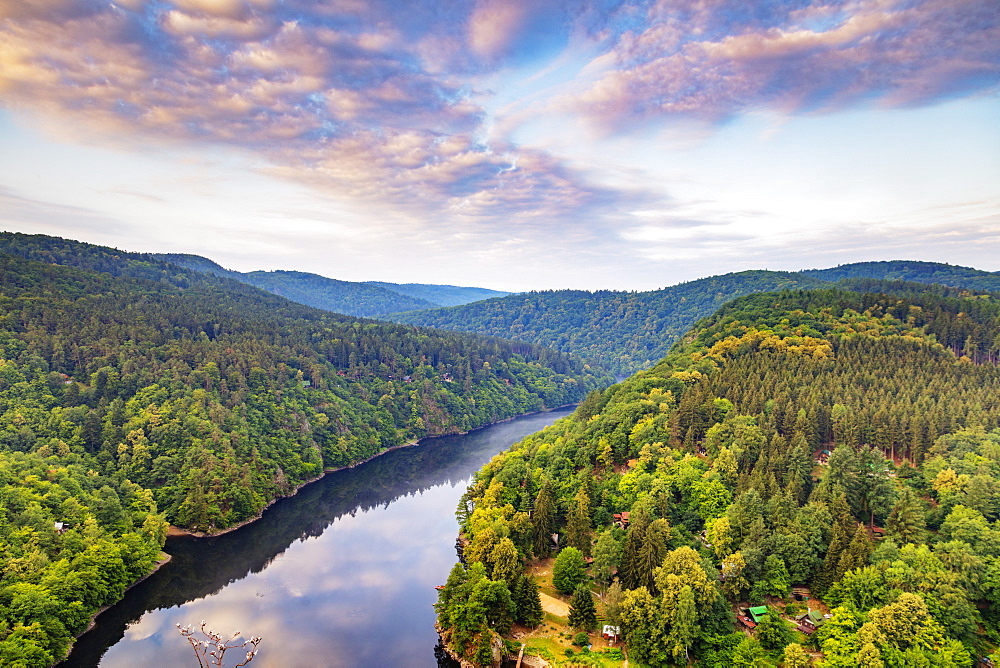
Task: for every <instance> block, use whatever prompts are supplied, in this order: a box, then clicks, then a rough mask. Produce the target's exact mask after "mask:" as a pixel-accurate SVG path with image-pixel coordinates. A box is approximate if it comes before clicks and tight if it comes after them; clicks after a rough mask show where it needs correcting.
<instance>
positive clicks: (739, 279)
mask: <svg viewBox="0 0 1000 668" xmlns="http://www.w3.org/2000/svg"><path fill="white" fill-rule="evenodd" d="M859 280H891V281H908V282H917V283H922V284H926V283H940V284H944V285H948V286H954V287H958V288H967V289H972V290H980V291H990V290H998V291H1000V274H993V273H990V272H985V271H979V270H977V269H969V268H966V267H955V266H952V265H947V264H939V263H934V262H905V261H893V262H865V263H858V264H850V265H842V266H840V267H835V268H833V269H822V270H808V271H802V272H777V271H741V272H737V273H733V274H725V275H722V276H712V277H710V278H704V279H700V280H697V281H691V282H689V283H681V284H679V285H675V286H672V287H668V288H663V289H661V290H653V291H649V292H613V291H600V292H586V291H579V290H554V291H547V292H531V293H521V294H515V295H510V296H508V297H504V298H502V299H492V300H489V301H484V302H476V303H472V304H467V305H464V306H458V307H454V308H443V309H431V310H423V311H416V312H410V313H394V314H390V315H387V316H380V317H384V318H385V319H388V320H393V321H395V322H405V323H409V324H414V325H426V326H431V327H438V328H441V329H449V330H456V331H468V332H479V333H482V334H490V335H493V336H502V337H504V338H509V339H516V340H520V341H529V342H532V343H538V344H541V345H546V346H552V347H554V348H556V349H558V350H562V351H564V352H570V353H575V354H578V355H581V356H583V357H584V358H586V359H589V360H592V361H593V362H595V363H597V364H601V365H603V366H606V367H608V368H610V369H612V370H613V371H614V372H615V373H617V374H620V375H628V374H630V373H634V372H635V371H638V370H640V369H645V368H648V367H649V366H650V365H652V364H653V363H655V362H656V361H657V360H659V359H660V358H662V357H663V356H664V355H665V354H666V353H667V351H668V350H669V349H670V346H671V345H672V344H673V343H674V342H675V341H676V340H677V339H678V337H679V336H680V335H681V334H682V333H684V332H686V331H687V330H688V328H690V327H691V326H692V325H694V323H695V322H696V321H697V320H698V319H699V318H702V317H705V316H707V315H709V314H710V313H712V312H713V311H714V310H715V309H717V308H719V306H721V305H722V304H724V303H725V302H727V301H729V300H730V299H733V298H735V297H739V296H741V295H746V294H751V293H754V292H767V291H771V290H779V289H791V288H807V289H808V288H820V287H830V286H831V285H832V282H835V281H836V282H839V281H848V282H850V281H859ZM852 289H853V288H852Z"/></svg>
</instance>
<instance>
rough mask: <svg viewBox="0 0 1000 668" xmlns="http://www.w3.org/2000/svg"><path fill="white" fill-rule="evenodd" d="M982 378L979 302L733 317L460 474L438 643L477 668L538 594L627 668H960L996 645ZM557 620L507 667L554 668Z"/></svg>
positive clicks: (710, 324) (999, 425)
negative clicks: (454, 560) (620, 654)
mask: <svg viewBox="0 0 1000 668" xmlns="http://www.w3.org/2000/svg"><path fill="white" fill-rule="evenodd" d="M956 351H957V352H956ZM998 361H1000V302H998V300H997V299H996V298H994V297H989V296H979V297H971V298H968V297H963V296H962V291H959V290H946V289H939V288H930V289H920V288H919V287H918V288H914V287H912V286H904V288H903V289H902V290H901V291H896V292H889V293H870V292H849V291H844V290H835V289H821V290H813V291H794V292H782V293H766V294H755V295H749V296H745V297H742V298H739V299H737V300H735V301H733V302H731V303H729V304H727V305H726V306H725V307H724V308H722V309H720V310H719V311H718V312H717V313H716V314H714V315H713V316H712V317H710V318H706V319H705V320H703V321H701V322H700V323H699V324H698V325H697V326H696V327H695V328H694V329H693V330H692V331H690V332H689V333H687V334H686V335H685V336H684V337H683V340H682V341H681V342H679V343H678V344H677V345H676V346H675V347H674V349H673V350H672V351H671V353H670V355H668V356H667V357H666V358H665V359H664V360H662V361H661V362H659V363H658V364H656V365H655V366H654V367H652V368H651V369H649V370H646V371H642V372H639V373H637V374H636V375H634V376H633V377H631V378H629V379H627V380H626V381H624V382H622V383H620V384H618V385H615V386H613V387H611V388H608V389H607V390H604V391H602V392H594V393H593V394H592V395H591V396H589V397H588V398H587V400H586V401H585V402H584V403H583V404H581V406H580V407H579V408H578V409H577V411H576V412H575V414H574V415H573V416H571V417H569V418H565V419H563V420H560V421H559V422H557V423H556V424H555V425H553V426H551V427H549V428H547V429H545V430H543V431H542V432H540V433H538V434H535V435H533V436H531V437H529V438H527V439H525V440H524V441H522V442H521V443H519V444H517V445H515V446H514V447H513V448H512V449H511V450H510V451H508V452H507V453H504V454H501V455H499V456H498V457H496V458H494V459H493V460H492V461H491V462H490V463H489V464H487V465H486V466H485V467H484V468H483V469H482V470H481V471H480V472H479V473H478V474H477V475H476V477H475V479H474V481H473V483H472V485H471V486H470V487H469V490H468V492H467V494H466V497H465V501H464V503H463V504H462V506H461V507H460V509H459V516H460V520H461V526H462V533H463V545H464V549H463V556H464V558H465V559H464V563H460V564H456V566H455V568H454V569H453V571H452V574H451V576H449V578H448V582H447V584H446V586H445V587H444V589H443V590H442V591H441V593H440V598H439V602H438V605H437V609H438V623H439V625H440V626H441V628H442V631H443V636H444V637H445V638H446V639H447V640H448V642H449V644H450V645H451V648H452V650H453V651H454V652H455V653H456V654H460V655H462V656H463V657H465V658H466V659H468V660H470V661H472V662H473V663H476V662H477V661H478V660H479V658H478V657H485V656H488V652H486V651H485V649H486V648H487V647H488V645H489V644H490V643H491V642H492V641H493V639H494V638H495V637H496V635H497V634H500V635H504V634H506V633H507V632H508V630H509V628H510V626H509V622H510V621H511V619H512V620H513V621H517V622H519V623H522V624H525V625H528V626H537V625H538V624H539V621H540V619H541V614H540V610H539V608H538V603H537V601H538V594H537V591H538V590H537V584H536V580H537V582H539V583H541V584H544V585H545V586H546V587H547V588H548V587H555V591H554V590H552V589H547V591H548V592H549V593H550V594H552V595H555V596H559V597H561V598H562V600H563V601H566V600H569V601H570V605H571V608H573V607H574V606H575V609H576V610H578V611H579V610H585V609H586V607H588V606H589V607H593V606H596V607H598V612H599V613H600V614H602V616H603V618H604V620H605V622H604V623H608V624H612V625H618V626H620V628H621V631H622V634H623V637H624V640H625V643H626V644H627V648H628V656H629V658H630V661H640V662H642V663H643V664H648V665H687V664H689V663H692V662H693V663H694V665H705V666H732V665H775V664H778V663H783V665H803V666H804V665H809V661H810V658H809V656H808V654H809V653H812V654H815V653H816V652H819V651H821V652H822V653H823V654H824V663H823V664H822V665H838V666H841V665H842V666H848V665H881V666H912V665H942V666H943V665H953V666H962V665H966V666H967V665H972V663H973V662H974V660H975V657H979V656H985V655H987V654H989V653H990V652H992V651H995V642H996V638H997V637H998V631H1000V580H998V579H996V577H995V575H996V574H997V573H1000V405H998V404H997V402H996V401H995V397H996V396H998V395H1000V368H998V366H997V363H998ZM824 451H826V452H824ZM830 451H832V453H831V452H830ZM625 513H628V514H627V515H625ZM623 517H624V518H625V519H621V518H623ZM873 526H874V527H879V528H878V529H874V528H872V527H873ZM882 527H884V528H882ZM553 534H557V535H558V541H554V540H553V539H552V535H553ZM882 536H884V538H883V537H882ZM557 549H559V550H560V551H559V553H558V556H557V557H556V560H555V563H554V565H552V566H551V568H550V567H549V563H550V562H547V561H546V562H542V563H541V564H537V562H535V561H533V560H536V559H547V558H549V557H550V556H551V555H552V553H553V552H554V551H556V550H557ZM588 556H591V557H592V558H593V562H592V563H590V564H589V565H588V562H587V561H585V557H588ZM526 565H528V566H531V565H536V567H535V568H534V569H533V570H532V571H530V572H531V573H536V574H538V573H545V574H546V576H545V577H542V576H535V577H531V576H530V575H529V576H526V575H525V574H524V572H523V570H522V569H523V568H524V566H526ZM550 572H551V573H552V579H551V585H550V584H549V582H550V580H549V579H548V576H547V574H548V573H550ZM589 578H593V579H594V580H595V581H596V584H597V586H598V587H599V591H601V592H602V596H601V598H600V599H599V600H595V599H593V597H592V589H593V586H592V585H591V584H590V581H589ZM580 583H582V584H580ZM793 586H796V587H807V588H808V591H807V592H806V593H807V596H808V598H807V599H805V600H802V597H801V596H800V597H798V599H797V600H796V599H793V598H792V597H791V593H792V587H793ZM505 591H506V592H509V598H508V596H505V593H504V592H505ZM799 591H800V592H801V591H802V590H799ZM474 592H490V594H489V595H488V596H478V597H477V596H476V595H475V594H474ZM570 594H572V598H571V599H570V598H569V595H570ZM508 600H513V602H514V605H513V608H512V612H511V613H510V614H509V616H508V617H504V615H503V614H502V612H501V610H502V608H503V606H504V605H505V602H506V601H508ZM585 604H586V605H585ZM473 605H478V606H481V607H480V608H474V607H473ZM749 606H766V607H762V609H763V610H766V614H765V615H764V616H763V617H762V618H761V617H757V618H756V621H753V620H750V619H749V616H746V613H745V612H742V613H740V614H742V615H744V617H743V620H745V621H739V620H738V619H737V616H736V611H737V610H739V609H743V610H745V609H746V608H747V607H749ZM482 607H485V610H483V611H482V612H481V613H479V612H477V611H478V610H482ZM808 610H813V611H819V612H820V613H821V614H819V615H817V617H816V620H815V621H811V620H808V619H807V620H802V621H799V620H800V619H801V616H802V615H804V614H805V613H806V612H807V611H808ZM827 611H829V613H828V614H829V617H824V616H823V614H822V613H823V612H827ZM573 614H574V613H573V612H572V610H571V616H570V620H571V621H572V620H573V619H574V618H573ZM576 614H577V615H578V616H577V617H576V619H577V620H582V621H576V622H574V623H573V626H574V627H576V628H573V629H571V628H569V627H568V626H564V625H562V624H561V623H558V622H556V621H554V620H553V619H552V618H551V617H549V618H546V620H545V621H546V624H545V625H544V627H542V628H540V629H539V631H536V632H534V633H532V634H531V636H530V637H532V638H533V639H532V640H529V641H528V647H527V653H539V654H542V655H544V656H548V657H549V658H553V657H558V656H559V654H558V653H557V651H566V654H569V653H570V652H575V651H577V650H576V649H575V648H573V647H569V646H568V642H567V640H566V638H569V637H571V635H572V633H574V632H576V631H577V630H580V629H581V628H582V629H584V630H591V629H593V628H594V624H595V622H594V621H593V619H591V621H589V622H588V621H587V620H586V617H585V616H584V615H582V613H580V612H577V613H576ZM900 620H905V624H900V623H899V622H900ZM817 624H824V625H823V626H822V628H821V630H820V631H819V632H816V633H813V630H814V629H815V626H816V625H817ZM737 625H738V626H737ZM522 635H523V634H522ZM540 635H541V636H547V637H542V638H539V637H538V636H540ZM563 648H565V650H564V649H563ZM595 651H597V650H595ZM610 651H611V650H609V652H610ZM608 658H610V657H608Z"/></svg>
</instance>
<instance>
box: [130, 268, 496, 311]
mask: <svg viewBox="0 0 1000 668" xmlns="http://www.w3.org/2000/svg"><path fill="white" fill-rule="evenodd" d="M150 257H152V258H155V259H158V260H164V261H166V262H170V263H172V264H176V265H177V266H180V267H184V268H185V269H191V270H193V271H199V272H202V273H207V274H211V275H213V276H223V277H226V278H231V279H234V280H236V281H239V282H241V283H246V284H248V285H254V286H256V287H258V288H261V289H263V290H267V291H268V292H271V293H273V294H276V295H280V296H282V297H285V298H286V299H290V300H292V301H294V302H298V303H300V304H305V305H306V306H313V307H315V308H320V309H324V310H327V311H335V312H337V313H344V314H346V315H355V316H361V317H372V316H378V315H382V314H385V313H393V312H396V311H409V310H413V309H427V308H437V307H440V306H456V305H459V304H468V303H469V302H474V301H478V300H480V299H490V298H492V297H503V296H504V295H507V294H510V293H507V292H499V291H497V290H487V289H485V288H462V287H457V286H454V285H422V284H415V283H410V284H405V285H400V284H397V283H381V282H377V281H367V282H364V283H358V282H352V281H339V280H335V279H332V278H326V277H325V276H319V275H317V274H310V273H306V272H301V271H251V272H248V273H241V272H238V271H231V270H229V269H223V268H222V267H221V266H219V265H218V264H216V263H215V262H212V261H211V260H209V259H207V258H203V257H199V256H197V255H185V254H181V253H155V254H153V255H151V256H150Z"/></svg>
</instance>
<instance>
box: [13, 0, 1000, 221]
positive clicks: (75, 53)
mask: <svg viewBox="0 0 1000 668" xmlns="http://www.w3.org/2000/svg"><path fill="white" fill-rule="evenodd" d="M997 14H998V12H997V11H996V7H995V0H960V2H958V3H957V4H956V3H955V2H952V1H950V0H913V1H912V2H906V3H903V2H902V0H885V1H884V2H881V3H875V4H871V3H860V2H858V3H853V2H841V3H837V2H830V3H827V4H823V5H807V4H803V3H793V4H792V5H784V4H781V3H747V2H743V1H742V0H740V1H737V0H686V1H681V0H662V1H660V2H656V3H653V4H652V5H650V6H649V7H648V8H647V6H646V5H638V4H629V3H618V2H614V1H612V0H608V1H607V2H581V1H578V0H566V1H565V2H560V3H552V2H545V1H543V0H511V1H509V2H500V1H499V0H479V1H478V2H475V3H457V4H453V5H452V4H442V3H412V4H410V5H407V6H406V7H405V11H403V10H401V8H400V6H399V4H398V3H394V2H377V1H372V2H359V1H357V0H338V1H337V2H324V3H315V2H311V1H307V0H285V1H284V2H277V1H276V0H170V1H169V2H168V1H164V2H157V3H153V2H143V1H142V0H120V1H118V2H114V3H108V2H97V1H96V0H93V1H91V0H84V1H80V2H69V0H39V2H36V3H22V2H17V1H16V0H0V15H2V16H4V17H5V18H4V19H2V20H0V101H2V103H3V104H4V105H5V106H8V107H13V108H21V109H26V110H30V111H31V112H32V113H35V112H39V113H40V114H43V115H49V116H51V117H54V118H56V119H58V121H59V124H61V125H62V126H63V127H62V129H61V132H63V133H76V134H77V136H78V139H79V141H90V142H97V143H104V142H111V141H114V142H116V143H117V144H119V145H122V144H127V143H128V142H129V141H132V140H134V143H135V146H139V147H141V146H144V145H146V144H147V143H148V142H150V141H162V142H164V143H167V144H169V143H185V144H200V143H201V144H209V145H222V146H227V147H234V148H236V149H238V150H241V151H245V152H248V153H250V154H251V155H253V156H255V157H256V158H257V159H259V161H260V163H262V164H261V167H260V169H261V170H262V171H266V172H268V173H271V174H277V175H280V176H282V177H283V178H286V179H291V180H295V181H297V182H300V183H306V184H309V185H310V186H312V187H314V188H316V189H318V190H320V191H322V192H323V193H328V194H332V195H333V196H334V197H335V198H340V199H342V200H354V201H356V202H359V203H362V204H364V205H366V206H367V205H370V206H373V207H375V206H378V207H381V208H383V209H384V210H386V211H390V212H393V213H394V216H387V218H389V219H396V220H400V221H403V220H405V221H408V224H411V225H414V226H416V227H434V228H436V229H438V230H442V229H448V230H450V229H451V228H456V229H458V230H459V231H460V232H461V233H463V234H477V233H479V230H478V228H477V226H480V225H485V224H490V223H495V222H496V221H504V222H506V223H508V224H509V226H510V229H511V230H517V232H516V233H513V232H512V238H516V239H531V238H533V237H532V235H533V234H540V233H541V231H544V230H550V229H553V228H556V227H559V226H562V227H563V228H564V229H565V230H567V232H566V234H567V235H568V236H570V237H572V238H577V239H580V240H581V241H583V240H587V239H594V238H597V237H599V236H601V235H602V234H604V233H605V232H606V231H607V229H608V228H609V227H610V226H611V224H612V223H611V220H612V218H613V217H614V216H615V215H619V217H620V215H621V214H617V213H616V212H620V211H635V210H642V209H644V208H646V209H657V208H662V207H663V206H664V201H663V200H666V199H667V198H666V195H664V194H663V192H662V191H663V190H664V187H663V186H660V185H657V186H656V188H655V189H656V190H659V191H661V192H653V190H654V189H652V188H651V189H650V190H649V191H644V190H642V189H640V188H631V189H630V188H626V187H623V186H622V185H620V183H619V185H616V186H614V187H611V186H602V185H599V184H600V183H601V180H602V178H603V177H604V176H605V175H604V174H603V173H602V168H601V165H594V166H592V167H587V168H586V169H584V168H581V167H576V168H573V167H571V166H570V164H569V163H568V162H566V161H564V160H563V159H561V158H560V156H559V155H556V154H553V153H551V152H545V151H542V150H539V149H538V148H532V147H530V146H519V145H517V144H516V143H514V142H513V141H512V140H511V139H510V136H511V135H510V134H509V133H510V132H513V131H515V130H516V124H507V123H505V120H506V119H504V118H503V117H502V116H503V114H504V113H505V112H503V111H500V112H496V111H491V110H490V109H489V108H488V107H489V101H490V99H491V93H490V92H489V91H488V90H487V88H488V83H489V82H490V81H491V79H490V77H491V76H492V77H502V76H503V75H504V74H506V73H507V72H508V71H509V70H510V69H514V68H517V67H519V66H521V65H523V64H524V62H526V60H527V59H530V58H533V57H545V58H548V59H549V60H551V59H552V58H553V57H557V56H558V57H563V58H564V59H563V60H562V61H560V62H563V63H575V62H576V61H577V60H578V59H580V58H581V57H580V56H574V54H575V52H574V54H570V57H567V51H568V50H569V48H570V47H569V46H568V45H570V44H572V45H573V47H572V48H573V49H576V48H581V47H580V45H581V44H585V46H586V49H589V51H588V54H596V55H593V57H590V55H588V59H589V65H588V66H587V67H585V68H583V69H582V70H581V71H580V72H579V79H578V80H577V81H576V82H573V83H571V84H570V85H571V86H573V87H574V88H573V90H574V92H573V94H571V95H568V96H564V97H562V98H560V99H559V100H558V101H557V102H556V103H555V104H554V105H550V107H549V109H550V110H551V108H552V106H554V107H556V108H557V109H560V110H563V111H566V110H569V111H572V112H574V113H578V114H582V115H583V116H584V117H585V118H587V119H589V120H590V121H591V122H592V123H594V124H595V125H598V126H601V127H604V128H607V129H610V130H612V131H621V132H626V131H631V130H632V129H633V128H635V127H636V126H637V125H641V124H642V123H643V122H660V121H662V120H664V119H668V120H672V119H677V118H689V117H690V118H696V119H707V120H709V121H719V120H722V119H726V118H730V117H732V116H733V115H735V114H739V113H742V112H745V111H748V110H753V109H758V108H773V109H779V110H785V111H789V112H802V111H824V110H830V109H838V108H843V107H845V106H850V105H853V104H857V103H860V102H866V101H870V100H875V101H878V102H881V103H882V104H887V105H895V106H901V105H902V106H905V105H918V104H925V103H928V102H931V101H934V100H937V99H940V98H942V97H946V96H949V95H956V94H962V93H965V92H968V91H982V90H991V87H995V86H996V85H997V82H998V81H1000V75H998V71H1000V68H998V63H1000V46H998V45H1000V34H998V25H1000V18H998V16H997ZM565 67H566V68H567V69H572V68H571V67H570V66H569V65H565ZM534 71H535V72H537V68H536V69H535V70H534ZM484 82H487V83H486V84H484ZM546 94H549V93H546ZM516 111H517V113H518V114H523V115H524V116H523V117H527V116H529V115H530V113H531V111H534V109H532V110H531V111H529V112H525V111H524V109H518V110H516ZM511 113H514V112H511ZM494 114H498V115H500V116H501V117H500V118H496V117H494ZM65 119H71V121H72V122H70V123H67V122H65ZM553 122H557V121H553ZM501 129H502V130H501ZM619 182H621V180H619ZM675 218H676V217H675ZM400 224H402V223H400ZM679 224H680V223H678V222H677V220H676V219H675V220H674V221H673V222H672V223H670V224H669V225H668V227H672V228H676V227H677V226H678V225H679Z"/></svg>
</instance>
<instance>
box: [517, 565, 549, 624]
mask: <svg viewBox="0 0 1000 668" xmlns="http://www.w3.org/2000/svg"><path fill="white" fill-rule="evenodd" d="M512 595H513V597H514V607H515V612H514V619H515V620H516V621H517V622H518V623H519V624H524V625H525V626H529V627H535V626H538V624H539V623H541V621H542V617H543V616H544V612H543V610H542V599H541V596H539V593H538V585H537V584H536V583H535V581H534V580H532V579H531V578H529V577H528V576H526V575H525V574H524V573H521V574H520V577H519V578H518V580H517V582H516V584H515V585H514V591H513V592H512Z"/></svg>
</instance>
